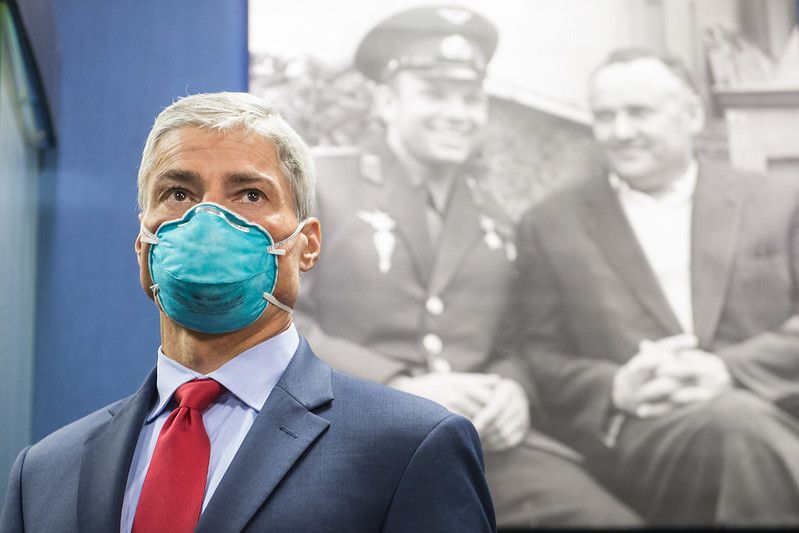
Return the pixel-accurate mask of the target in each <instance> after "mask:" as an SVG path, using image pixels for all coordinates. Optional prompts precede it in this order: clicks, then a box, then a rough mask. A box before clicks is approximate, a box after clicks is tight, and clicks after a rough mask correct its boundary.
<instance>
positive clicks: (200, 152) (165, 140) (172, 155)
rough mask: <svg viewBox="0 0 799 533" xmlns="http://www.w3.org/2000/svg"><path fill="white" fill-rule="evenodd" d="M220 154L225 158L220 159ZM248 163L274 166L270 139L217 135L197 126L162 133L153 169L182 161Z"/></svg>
mask: <svg viewBox="0 0 799 533" xmlns="http://www.w3.org/2000/svg"><path fill="white" fill-rule="evenodd" d="M221 154H227V159H226V158H225V157H220V156H221ZM203 159H208V160H215V161H217V162H224V161H226V160H227V161H229V162H230V163H231V164H235V163H241V162H242V161H245V160H250V161H251V162H252V163H253V164H268V165H277V164H278V151H277V147H276V146H275V144H274V142H272V141H271V140H270V139H267V138H265V137H262V136H260V135H256V134H253V133H249V132H246V131H244V130H239V129H233V130H226V131H218V130H214V129H209V128H202V127H199V126H185V127H181V128H176V129H173V130H170V131H168V132H166V133H165V134H164V135H163V136H162V137H161V138H160V139H159V141H158V143H157V144H156V147H155V161H156V164H155V166H156V167H162V166H163V165H165V164H169V163H171V162H177V161H186V160H203Z"/></svg>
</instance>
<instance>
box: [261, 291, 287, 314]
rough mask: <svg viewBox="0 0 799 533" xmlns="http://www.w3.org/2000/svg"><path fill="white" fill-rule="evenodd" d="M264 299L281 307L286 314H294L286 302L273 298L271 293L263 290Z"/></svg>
mask: <svg viewBox="0 0 799 533" xmlns="http://www.w3.org/2000/svg"><path fill="white" fill-rule="evenodd" d="M264 300H266V301H267V302H269V303H270V304H272V305H274V306H275V307H277V308H278V309H282V310H283V311H285V312H287V313H288V314H290V315H291V314H294V309H292V308H291V307H289V306H287V305H286V304H284V303H282V302H281V301H280V300H278V299H277V298H275V297H274V296H273V295H272V294H270V293H268V292H265V293H264Z"/></svg>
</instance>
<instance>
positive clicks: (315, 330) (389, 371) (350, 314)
mask: <svg viewBox="0 0 799 533" xmlns="http://www.w3.org/2000/svg"><path fill="white" fill-rule="evenodd" d="M496 45H497V32H496V28H495V27H494V25H493V24H491V23H490V22H489V21H487V20H486V19H484V18H483V17H481V16H479V15H478V14H476V13H474V12H471V11H468V10H465V9H457V8H451V7H426V8H417V9H411V10H408V11H404V12H401V13H399V14H396V15H394V16H392V17H390V18H388V19H387V20H385V21H383V22H382V23H380V24H379V25H378V26H376V27H375V28H373V29H372V30H371V31H370V32H369V33H368V34H367V35H366V37H365V38H364V39H363V41H362V42H361V44H360V47H359V49H358V51H357V53H356V57H355V65H356V67H357V68H358V69H359V70H360V71H361V72H363V73H364V74H365V75H366V76H368V77H369V78H371V79H372V80H374V81H375V82H376V83H377V86H376V88H375V109H376V112H377V114H378V115H379V117H380V118H381V119H382V121H383V122H384V123H385V126H386V129H385V134H384V135H382V136H380V138H378V139H372V140H370V141H368V142H366V143H364V145H363V146H361V147H358V148H352V149H335V150H326V152H325V153H321V152H320V153H319V154H318V157H317V174H318V185H317V201H318V206H317V207H318V213H319V218H320V219H321V220H324V221H325V222H326V227H328V228H330V229H329V230H328V231H327V233H326V234H325V236H324V239H325V247H324V251H323V252H322V253H323V254H324V255H326V256H327V257H325V258H324V260H323V261H320V265H319V267H318V268H316V269H315V270H314V271H313V273H309V274H308V276H307V277H306V278H305V280H304V282H303V291H304V292H303V295H302V297H301V298H299V302H300V303H299V305H298V307H297V322H298V324H299V326H300V329H301V330H302V331H303V333H304V334H305V335H306V336H307V337H308V338H309V340H310V341H311V342H312V343H313V345H314V346H316V347H318V350H319V352H320V355H321V357H322V358H324V359H326V360H327V361H328V362H329V363H331V364H332V365H333V366H334V367H337V368H339V369H341V370H344V371H346V372H349V373H351V374H355V375H357V376H360V377H363V378H366V379H370V380H374V381H378V382H381V383H386V384H388V385H390V386H393V387H396V388H398V389H401V390H404V391H406V392H411V393H413V394H417V395H419V396H424V397H426V398H429V399H432V400H435V401H437V402H439V403H441V404H443V405H444V406H446V407H447V408H449V409H450V410H452V411H454V412H456V413H459V414H462V415H464V416H466V417H467V418H469V419H470V420H471V421H472V423H473V424H474V425H475V427H476V428H477V430H478V432H479V434H480V437H481V441H482V444H483V447H484V450H485V451H486V474H487V478H488V480H489V486H490V488H491V492H492V496H493V499H494V504H495V509H496V512H497V522H498V524H499V525H500V526H520V525H521V526H531V525H543V526H568V525H583V526H585V525H592V526H611V525H612V526H620V525H628V526H632V525H637V524H639V519H638V517H637V516H636V515H635V514H633V513H632V512H631V511H630V510H628V509H627V508H626V507H624V506H623V505H622V504H621V503H619V502H618V501H617V500H616V499H615V498H614V497H613V496H611V495H610V494H609V493H607V492H606V491H605V489H604V488H602V487H601V486H600V485H599V484H597V483H596V482H595V481H594V480H593V479H592V478H591V477H590V475H588V474H587V473H586V472H585V471H584V470H583V468H582V466H581V458H580V456H579V455H578V454H576V453H575V452H573V451H572V450H571V449H569V448H567V447H565V446H563V445H562V444H560V443H558V442H557V441H554V440H552V439H550V438H548V437H546V436H544V435H543V434H541V433H539V432H537V431H535V430H531V429H530V428H531V424H532V425H534V426H538V427H541V426H542V425H544V424H545V421H544V420H543V418H542V415H540V414H538V413H539V410H538V409H537V404H538V401H537V400H536V397H535V391H534V389H533V387H532V385H531V383H530V382H529V381H528V379H527V377H526V376H527V375H528V372H527V371H526V369H525V368H524V366H523V363H521V361H520V360H516V359H512V358H508V359H503V360H494V359H492V358H491V357H490V354H491V353H492V347H493V346H494V345H495V343H497V342H498V341H499V340H500V339H501V338H504V337H507V335H505V334H506V333H507V332H503V331H500V329H499V328H500V323H501V318H502V317H501V315H502V312H503V309H504V308H505V303H506V301H507V298H508V291H509V290H510V287H511V285H512V283H511V282H512V280H513V279H514V277H515V268H514V260H515V258H516V246H515V244H514V241H513V227H512V224H511V221H510V220H509V219H508V218H507V216H506V215H505V214H504V212H503V210H502V209H501V208H500V207H499V206H498V205H497V204H496V203H495V201H494V200H493V198H492V195H491V194H490V191H489V190H488V189H487V186H486V182H485V180H484V179H483V174H484V171H483V169H482V166H481V164H480V161H479V153H480V146H481V140H482V139H481V137H482V135H483V134H484V132H485V125H486V123H487V120H488V102H487V96H486V94H485V91H484V90H483V85H482V82H483V78H484V75H485V68H486V65H487V63H488V61H489V60H490V58H491V56H492V54H493V52H494V49H495V48H496ZM342 309H346V311H344V312H342Z"/></svg>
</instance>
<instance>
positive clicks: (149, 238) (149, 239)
mask: <svg viewBox="0 0 799 533" xmlns="http://www.w3.org/2000/svg"><path fill="white" fill-rule="evenodd" d="M139 235H140V236H141V241H142V242H146V243H147V244H158V243H159V242H161V241H160V240H159V239H158V237H156V236H155V233H153V232H151V231H150V230H148V229H147V228H145V227H144V224H143V223H140V224H139Z"/></svg>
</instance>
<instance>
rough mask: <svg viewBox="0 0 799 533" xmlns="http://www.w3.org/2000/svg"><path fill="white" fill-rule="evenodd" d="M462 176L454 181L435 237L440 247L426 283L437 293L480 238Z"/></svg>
mask: <svg viewBox="0 0 799 533" xmlns="http://www.w3.org/2000/svg"><path fill="white" fill-rule="evenodd" d="M463 178H464V177H463V176H459V177H458V178H457V179H456V180H455V183H454V184H453V190H452V193H451V194H452V198H450V203H449V207H448V208H447V216H446V220H445V221H444V228H443V230H442V232H441V238H440V239H439V241H438V242H439V246H440V249H439V250H438V251H437V253H436V254H435V257H436V260H435V264H434V266H433V271H432V273H431V275H430V285H429V287H430V292H431V293H433V294H440V293H441V292H442V291H443V290H444V289H445V288H446V286H447V284H448V283H449V282H450V281H451V280H452V277H453V275H454V273H455V271H456V270H457V269H458V267H460V266H462V264H463V262H462V257H463V255H464V254H465V253H466V252H467V250H469V248H471V247H472V246H474V245H475V243H477V242H479V240H480V234H481V233H482V228H481V227H480V223H479V221H478V216H479V215H478V213H477V212H476V211H477V209H476V207H475V205H474V202H473V201H472V196H471V193H470V192H469V187H468V185H467V184H466V180H465V179H463Z"/></svg>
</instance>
